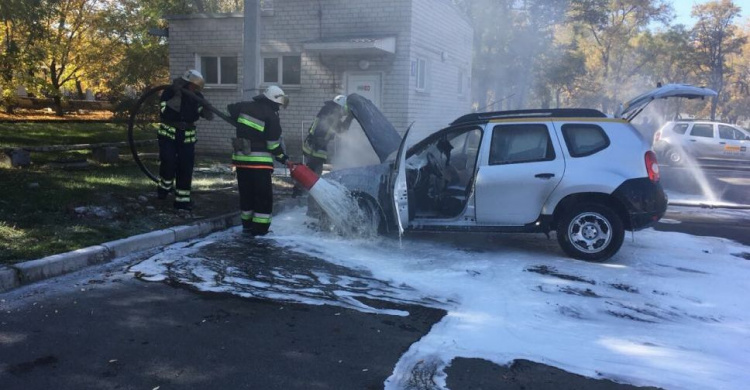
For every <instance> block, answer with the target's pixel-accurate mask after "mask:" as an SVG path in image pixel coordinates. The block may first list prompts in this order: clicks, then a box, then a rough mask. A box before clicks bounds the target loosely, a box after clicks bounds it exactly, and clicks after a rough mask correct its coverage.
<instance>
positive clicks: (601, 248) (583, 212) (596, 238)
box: [557, 203, 625, 261]
mask: <svg viewBox="0 0 750 390" xmlns="http://www.w3.org/2000/svg"><path fill="white" fill-rule="evenodd" d="M624 238H625V229H624V228H623V224H622V220H621V219H620V217H619V216H618V215H617V213H616V212H615V211H614V210H612V209H611V208H609V207H607V206H604V205H601V204H596V203H588V204H580V205H576V206H575V207H572V208H571V209H570V210H568V211H567V212H566V213H564V214H563V215H562V217H561V218H560V219H559V221H558V224H557V242H558V243H559V244H560V247H562V249H563V251H564V252H565V253H566V254H567V255H568V256H570V257H573V258H575V259H579V260H586V261H604V260H607V259H609V258H610V257H612V256H613V255H614V254H615V253H617V251H618V250H620V247H621V246H622V242H623V239H624Z"/></svg>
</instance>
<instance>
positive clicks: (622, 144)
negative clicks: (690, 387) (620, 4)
mask: <svg viewBox="0 0 750 390" xmlns="http://www.w3.org/2000/svg"><path fill="white" fill-rule="evenodd" d="M712 94H715V93H714V92H713V91H710V90H706V89H703V88H697V87H692V86H686V85H668V86H664V87H662V88H659V89H657V90H655V91H652V92H650V93H649V94H644V95H642V96H639V97H638V98H636V99H634V100H633V101H631V102H629V103H628V104H626V105H624V106H623V108H622V109H621V110H620V112H618V114H617V115H616V117H615V118H611V117H607V116H606V115H605V114H603V113H601V112H600V111H597V110H591V109H554V110H522V111H499V112H487V113H475V114H469V115H465V116H463V117H460V118H458V119H456V120H455V121H454V122H453V123H452V124H451V125H450V126H448V127H446V128H444V129H442V130H439V131H437V132H435V133H433V134H431V135H429V136H428V137H427V138H425V139H423V140H421V141H419V142H418V143H416V144H415V145H414V146H412V147H410V148H408V149H407V148H406V147H405V144H406V142H405V141H406V138H407V137H408V133H409V132H408V130H407V132H406V135H405V136H404V138H403V140H400V145H398V146H397V145H396V144H397V143H398V142H397V140H398V137H394V136H393V135H388V136H385V135H384V133H389V132H391V131H395V130H392V129H393V128H392V126H390V124H386V123H384V122H383V121H385V122H387V121H386V120H385V118H382V114H379V112H378V111H377V109H375V108H374V106H372V104H371V103H370V102H369V101H368V100H367V99H364V98H361V99H360V98H355V99H350V100H349V102H348V103H349V105H350V107H351V108H352V109H353V112H354V115H355V117H356V118H357V119H358V121H359V122H360V123H361V124H362V128H363V130H364V131H365V133H366V134H367V135H368V137H369V138H370V141H371V143H373V146H374V147H375V149H376V150H377V151H378V156H379V157H380V158H381V161H382V162H383V163H382V164H379V165H374V166H367V167H360V168H351V169H345V170H337V171H333V172H331V173H329V174H328V176H327V177H328V178H331V179H333V180H336V181H338V182H340V183H342V184H343V185H344V186H345V187H347V188H348V189H349V190H350V191H351V193H352V194H354V195H355V196H356V197H357V199H358V200H359V204H360V206H361V207H362V208H363V209H365V210H368V211H369V212H370V214H371V215H372V216H373V223H374V224H375V225H376V226H377V227H378V228H379V229H380V230H381V231H399V232H409V231H433V232H451V231H455V232H542V233H549V232H550V231H553V230H554V231H557V240H558V242H559V244H560V246H561V247H562V249H563V250H564V252H565V253H566V254H567V255H569V256H571V257H574V258H577V259H582V260H589V261H603V260H606V259H608V258H609V257H611V256H612V255H614V254H615V253H617V251H618V250H619V249H620V246H621V245H622V243H623V238H624V231H625V230H638V229H642V228H645V227H647V226H650V225H651V224H653V223H655V222H656V221H658V220H659V219H660V218H661V217H662V216H663V215H664V212H665V211H666V207H667V197H666V195H665V194H664V191H663V189H662V187H661V184H660V183H659V166H658V164H657V161H656V156H655V154H654V152H653V151H652V150H651V148H650V146H649V143H648V142H646V140H645V139H644V138H643V136H641V135H640V133H639V132H638V131H637V130H636V129H635V128H634V127H633V126H632V125H631V124H630V123H629V120H631V119H632V118H633V117H634V116H635V115H637V114H638V113H639V112H640V111H641V110H643V108H644V107H645V106H646V105H647V104H648V103H649V102H650V101H652V100H653V99H654V98H655V97H659V98H666V97H688V98H693V97H702V96H710V95H712ZM370 115H374V116H376V117H378V118H379V119H376V120H373V119H372V118H370ZM378 115H379V116H378ZM381 125H382V126H381ZM374 137H379V138H380V139H381V140H385V141H384V144H378V145H376V144H375V143H374V142H372V141H373V139H374ZM396 147H398V153H397V154H396V156H395V160H387V158H388V156H389V155H390V154H392V152H393V151H395V149H396Z"/></svg>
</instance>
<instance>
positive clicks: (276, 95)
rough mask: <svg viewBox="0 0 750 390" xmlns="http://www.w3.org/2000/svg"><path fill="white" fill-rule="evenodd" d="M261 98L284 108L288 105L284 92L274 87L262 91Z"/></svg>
mask: <svg viewBox="0 0 750 390" xmlns="http://www.w3.org/2000/svg"><path fill="white" fill-rule="evenodd" d="M263 96H265V97H266V98H267V99H268V100H270V101H272V102H274V103H278V104H280V105H281V106H282V107H284V108H286V106H287V105H289V97H288V96H286V95H284V91H283V90H281V88H279V87H277V86H275V85H271V86H269V87H268V88H266V90H265V91H263Z"/></svg>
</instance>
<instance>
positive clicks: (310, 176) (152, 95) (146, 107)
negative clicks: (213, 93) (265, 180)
mask: <svg viewBox="0 0 750 390" xmlns="http://www.w3.org/2000/svg"><path fill="white" fill-rule="evenodd" d="M171 86H172V85H171V84H165V85H160V86H157V87H153V88H151V89H149V90H147V91H146V92H144V93H143V95H141V97H140V98H139V99H138V100H137V101H136V103H135V105H134V106H133V108H132V109H131V110H130V117H129V119H128V145H129V146H130V152H131V154H132V155H133V161H135V163H136V165H138V168H140V170H141V171H142V172H143V173H144V174H145V175H146V176H147V177H148V178H149V179H151V180H152V181H153V182H155V183H157V182H158V181H159V178H158V176H157V175H155V174H154V173H152V172H151V171H150V170H149V169H148V167H147V166H146V165H145V164H144V163H143V161H142V160H141V153H139V151H138V145H139V144H141V145H142V144H143V142H141V141H139V140H138V139H137V137H136V131H137V129H138V126H140V125H143V124H145V125H146V127H147V130H149V131H153V134H155V129H153V128H149V123H151V124H153V123H156V122H159V113H160V112H159V104H158V102H159V100H160V97H161V92H162V91H164V90H165V89H167V88H169V87H171ZM182 93H183V94H184V95H186V96H188V97H190V98H191V99H195V100H196V101H198V102H199V103H201V104H202V105H203V109H204V110H209V111H211V112H212V113H214V114H215V115H216V116H218V117H219V118H221V119H223V120H224V121H225V122H227V123H229V124H230V125H232V127H235V126H236V125H237V122H236V121H235V120H233V119H232V118H231V117H230V116H229V115H227V114H226V113H224V112H222V111H221V110H219V109H217V108H216V107H214V106H213V105H212V104H211V103H209V102H208V100H206V99H204V98H202V97H200V96H198V95H196V94H195V93H193V92H192V91H190V90H188V89H186V88H183V89H182ZM154 110H155V111H154ZM139 118H140V119H139ZM149 119H150V120H151V122H149V121H148V120H149ZM289 172H290V175H291V177H292V179H294V180H295V181H297V182H298V183H300V185H302V186H303V187H304V188H305V189H306V190H310V188H312V186H313V185H315V183H316V182H317V180H318V176H317V175H316V174H315V173H314V172H313V171H312V170H311V169H309V168H308V167H307V166H305V165H302V164H291V166H290V169H289Z"/></svg>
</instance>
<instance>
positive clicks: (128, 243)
mask: <svg viewBox="0 0 750 390" xmlns="http://www.w3.org/2000/svg"><path fill="white" fill-rule="evenodd" d="M174 242H175V232H174V231H173V230H172V229H165V230H158V231H155V232H150V233H145V234H139V235H137V236H132V237H128V238H123V239H121V240H115V241H110V242H107V243H104V244H102V246H104V247H106V248H108V249H109V250H110V251H112V253H113V254H114V257H120V256H125V255H128V254H130V253H133V252H138V251H142V250H146V249H152V248H156V247H159V246H164V245H169V244H173V243H174Z"/></svg>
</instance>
